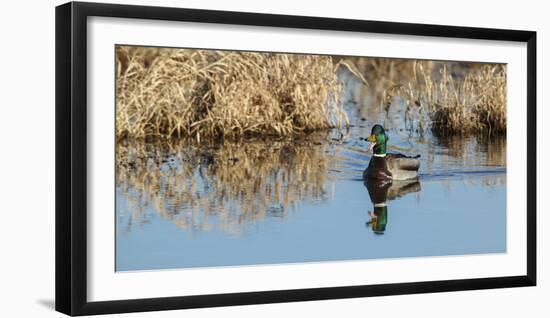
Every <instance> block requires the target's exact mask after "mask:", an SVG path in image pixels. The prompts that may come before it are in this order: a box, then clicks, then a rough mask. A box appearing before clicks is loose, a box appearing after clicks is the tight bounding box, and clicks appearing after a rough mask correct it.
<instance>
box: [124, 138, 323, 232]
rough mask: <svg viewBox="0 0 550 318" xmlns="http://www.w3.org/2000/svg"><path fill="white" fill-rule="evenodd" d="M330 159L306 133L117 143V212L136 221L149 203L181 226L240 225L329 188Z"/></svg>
mask: <svg viewBox="0 0 550 318" xmlns="http://www.w3.org/2000/svg"><path fill="white" fill-rule="evenodd" d="M331 161H332V160H331V155H329V154H327V153H326V150H325V146H323V145H322V144H320V143H312V142H305V141H304V142H296V141H294V142H286V141H274V142H259V141H258V142H246V143H222V144H212V145H211V146H210V147H207V148H205V147H204V146H201V147H196V146H193V145H190V144H186V143H184V142H182V143H179V144H173V143H164V144H160V145H159V144H144V143H137V144H134V143H127V144H122V143H119V145H118V146H117V166H116V169H117V170H116V171H117V188H118V191H119V193H121V194H122V195H123V197H124V199H125V200H126V202H127V207H126V209H125V210H121V211H118V214H119V215H121V216H123V215H131V217H130V221H132V222H134V221H137V220H140V219H142V218H143V217H144V214H145V213H148V212H147V209H149V208H150V209H152V210H153V211H154V212H155V213H158V214H160V215H162V216H163V217H164V218H166V219H168V220H170V221H171V222H173V223H174V224H176V225H177V226H179V227H181V228H184V229H188V230H192V229H193V228H200V229H201V230H209V229H211V228H212V227H216V228H220V229H223V230H225V231H227V232H229V233H239V232H240V231H241V230H242V226H241V224H242V223H245V222H246V223H248V222H254V221H257V220H262V219H264V218H265V217H267V216H270V217H285V216H286V214H287V213H288V212H289V211H291V210H292V209H293V208H296V207H297V206H298V205H299V203H300V202H307V201H319V200H325V199H327V198H328V197H329V196H331V193H330V190H329V189H331V187H330V186H329V185H330V183H331V180H330V175H329V174H328V173H327V172H328V170H329V167H330V165H331ZM117 208H119V209H122V205H118V206H117Z"/></svg>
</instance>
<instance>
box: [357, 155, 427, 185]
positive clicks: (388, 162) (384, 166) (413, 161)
mask: <svg viewBox="0 0 550 318" xmlns="http://www.w3.org/2000/svg"><path fill="white" fill-rule="evenodd" d="M419 157H420V156H416V157H408V156H405V155H403V154H386V155H385V156H384V157H379V156H373V157H372V158H371V160H370V162H369V166H368V167H367V169H365V171H363V179H365V180H366V179H373V180H411V179H416V178H418V168H419V167H420V159H419Z"/></svg>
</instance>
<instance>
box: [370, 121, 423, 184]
mask: <svg viewBox="0 0 550 318" xmlns="http://www.w3.org/2000/svg"><path fill="white" fill-rule="evenodd" d="M367 140H368V141H370V144H369V147H368V151H371V150H372V152H373V155H372V157H371V159H370V162H369V165H368V167H367V168H366V169H365V171H363V180H392V181H394V180H411V179H417V178H418V169H419V168H420V155H416V156H414V157H410V156H406V155H404V154H401V153H387V152H386V149H387V143H388V135H386V131H385V129H384V127H382V125H379V124H376V125H374V126H373V127H372V130H371V135H370V136H369V137H368V138H367Z"/></svg>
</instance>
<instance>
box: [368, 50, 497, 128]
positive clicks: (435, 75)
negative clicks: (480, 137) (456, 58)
mask: <svg viewBox="0 0 550 318" xmlns="http://www.w3.org/2000/svg"><path fill="white" fill-rule="evenodd" d="M375 60H376V61H373V62H372V63H371V64H373V65H375V66H376V68H373V67H372V66H371V67H370V68H369V69H373V71H374V72H380V70H382V71H383V72H385V73H386V74H387V76H386V77H384V78H383V79H382V80H379V81H378V82H379V86H378V87H377V88H378V91H381V93H378V95H379V96H380V97H379V100H380V104H381V105H382V106H383V108H385V109H386V111H387V110H388V109H389V107H395V104H396V101H395V98H396V97H400V98H401V100H400V101H397V104H399V102H403V106H404V107H405V109H404V110H405V114H406V115H409V114H411V113H416V114H418V115H417V120H418V126H419V127H420V128H421V129H422V128H427V127H431V131H432V132H433V133H434V134H436V135H467V134H476V133H483V134H488V135H500V134H505V133H506V66H505V65H503V64H482V63H461V62H435V61H417V60H409V61H403V60H397V61H392V60H388V59H375ZM375 62H376V63H375ZM368 65H370V64H368ZM450 69H451V70H450ZM380 85H381V86H380ZM413 110H414V111H413ZM405 119H406V120H407V119H408V117H405ZM406 120H405V121H406Z"/></svg>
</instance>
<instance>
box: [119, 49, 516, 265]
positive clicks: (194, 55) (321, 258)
mask: <svg viewBox="0 0 550 318" xmlns="http://www.w3.org/2000/svg"><path fill="white" fill-rule="evenodd" d="M113 54H114V63H115V72H116V74H115V85H116V101H115V103H116V108H115V109H116V110H115V112H116V123H115V136H113V138H114V139H115V148H116V159H115V163H114V164H115V172H116V180H115V181H116V182H115V188H114V191H115V201H116V203H115V214H116V233H115V245H116V248H115V254H116V255H115V267H116V268H115V270H116V271H119V272H124V271H139V270H161V269H182V268H194V267H214V266H242V265H265V264H271V265H272V264H282V263H304V262H327V261H356V260H375V259H390V258H405V257H442V256H450V255H473V254H491V253H505V252H506V239H507V237H506V228H507V224H506V127H507V126H506V125H507V123H506V122H507V118H506V113H507V99H506V96H507V79H506V75H507V70H506V64H498V63H484V62H480V61H440V60H419V59H414V58H411V59H396V58H386V57H368V56H335V55H315V54H301V53H295V52H292V53H291V52H288V53H287V52H250V51H233V50H211V49H199V48H168V47H147V46H129V45H116V46H115V48H114V52H113Z"/></svg>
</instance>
